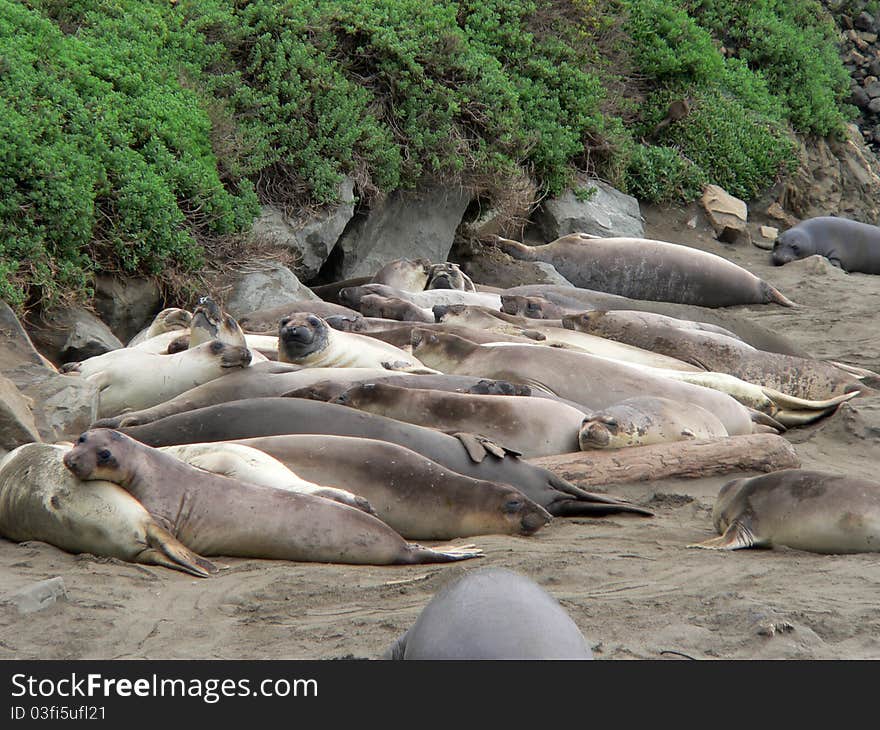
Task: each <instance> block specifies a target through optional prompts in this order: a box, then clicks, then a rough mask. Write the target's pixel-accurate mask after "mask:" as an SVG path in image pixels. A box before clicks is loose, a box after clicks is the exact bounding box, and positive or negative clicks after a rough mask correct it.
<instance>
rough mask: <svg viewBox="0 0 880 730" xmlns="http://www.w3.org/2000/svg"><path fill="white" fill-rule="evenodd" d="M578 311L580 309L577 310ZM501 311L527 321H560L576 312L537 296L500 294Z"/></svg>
mask: <svg viewBox="0 0 880 730" xmlns="http://www.w3.org/2000/svg"><path fill="white" fill-rule="evenodd" d="M577 310H580V307H578V308H577ZM501 311H502V312H504V313H505V314H512V315H514V316H517V317H528V318H529V319H562V317H564V316H565V315H566V314H571V313H572V312H574V311H576V310H575V309H573V308H572V307H564V306H562V305H559V304H555V303H554V302H551V301H550V300H549V299H545V298H544V297H538V296H530V297H529V296H521V295H519V294H502V295H501Z"/></svg>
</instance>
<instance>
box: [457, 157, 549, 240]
mask: <svg viewBox="0 0 880 730" xmlns="http://www.w3.org/2000/svg"><path fill="white" fill-rule="evenodd" d="M493 187H494V188H495V189H494V190H493V191H492V194H491V195H492V197H491V202H489V203H488V204H487V203H485V201H483V200H482V199H480V200H479V201H478V202H477V204H473V205H471V206H470V208H471V209H473V210H472V211H471V210H470V209H469V211H468V212H469V213H470V214H471V215H470V218H472V219H468V220H466V221H465V222H463V223H462V224H461V232H462V234H463V235H464V236H467V237H469V238H472V239H483V238H488V237H490V236H505V237H517V236H521V234H522V229H523V227H524V225H525V224H526V222H527V221H528V218H529V213H530V212H531V210H532V208H533V207H534V205H535V200H536V198H537V197H538V186H537V185H536V184H535V181H534V180H532V179H531V178H530V177H529V176H528V175H526V174H525V173H524V172H523V173H520V174H516V175H513V176H511V177H509V178H508V179H506V180H502V181H500V182H496V183H495V185H494V186H493Z"/></svg>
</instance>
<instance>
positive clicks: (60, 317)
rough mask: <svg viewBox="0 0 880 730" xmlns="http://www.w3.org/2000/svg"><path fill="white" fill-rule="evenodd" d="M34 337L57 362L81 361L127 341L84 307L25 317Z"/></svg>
mask: <svg viewBox="0 0 880 730" xmlns="http://www.w3.org/2000/svg"><path fill="white" fill-rule="evenodd" d="M25 326H26V327H27V330H28V334H30V336H31V341H32V342H33V343H34V344H35V345H36V346H37V349H39V350H40V352H41V353H43V354H44V355H45V356H46V357H48V358H49V359H50V360H51V361H52V362H53V363H55V364H56V365H63V364H64V363H66V362H78V361H80V360H86V359H88V358H90V357H94V356H95V355H103V354H104V353H105V352H110V351H111V350H118V349H119V348H121V347H122V346H123V345H122V343H121V342H120V341H119V340H118V339H117V338H116V336H115V335H114V334H113V333H112V332H111V331H110V328H109V327H108V326H107V325H106V324H104V323H103V322H102V321H101V320H100V319H98V318H97V317H96V316H95V315H93V314H92V313H91V312H89V311H88V310H87V309H85V308H83V307H78V306H74V307H64V308H57V309H54V310H52V311H51V312H44V313H42V314H41V315H39V316H38V317H35V318H33V319H31V320H26V321H25Z"/></svg>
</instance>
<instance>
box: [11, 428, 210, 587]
mask: <svg viewBox="0 0 880 730" xmlns="http://www.w3.org/2000/svg"><path fill="white" fill-rule="evenodd" d="M69 450H70V449H69V447H67V446H54V445H51V444H25V445H24V446H20V447H18V448H17V449H15V450H14V451H11V452H9V453H8V454H7V455H6V456H5V457H4V458H3V459H2V460H0V535H2V536H3V537H5V538H7V539H9V540H15V541H17V542H24V541H26V540H40V541H42V542H46V543H49V544H50V545H54V546H55V547H58V548H61V549H62V550H66V551H67V552H70V553H92V554H93V555H101V556H106V557H111V558H117V559H119V560H125V561H127V562H129V563H144V564H146V565H162V566H164V567H166V568H173V569H175V570H181V571H183V572H184V573H189V574H190V575H195V576H199V577H201V578H204V577H207V576H208V575H209V574H211V573H215V572H217V569H216V568H215V567H214V565H212V564H211V563H210V562H209V561H208V560H205V559H204V558H202V557H201V556H199V555H196V554H195V553H194V552H193V551H192V550H190V549H189V548H187V547H185V546H184V545H182V544H181V543H180V542H179V541H178V540H177V538H176V537H174V536H173V535H171V534H170V533H169V532H168V531H167V530H165V529H164V528H162V527H160V526H159V525H158V524H157V523H156V521H155V520H154V519H153V518H152V517H151V516H150V514H149V513H148V512H147V510H146V509H144V507H143V506H142V505H141V504H140V502H138V501H137V500H136V499H135V498H134V497H132V496H131V495H130V494H129V493H128V492H126V491H125V490H123V489H122V488H121V487H119V486H117V485H116V484H112V483H110V482H109V481H93V482H90V483H89V484H84V483H82V482H81V481H79V480H78V479H77V478H76V477H74V476H73V474H71V473H70V472H69V471H68V470H67V469H65V468H64V462H63V461H62V459H63V458H64V455H65V454H66V453H67V452H68V451H69Z"/></svg>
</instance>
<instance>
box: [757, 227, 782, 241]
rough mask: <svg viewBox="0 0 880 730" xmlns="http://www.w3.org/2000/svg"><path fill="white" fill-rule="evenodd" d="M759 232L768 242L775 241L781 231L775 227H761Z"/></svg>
mask: <svg viewBox="0 0 880 730" xmlns="http://www.w3.org/2000/svg"><path fill="white" fill-rule="evenodd" d="M758 231H759V232H760V233H761V237H762V238H766V239H767V240H768V241H775V240H776V239H777V238H778V237H779V229H778V228H774V227H773V226H761V227H760V228H758Z"/></svg>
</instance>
